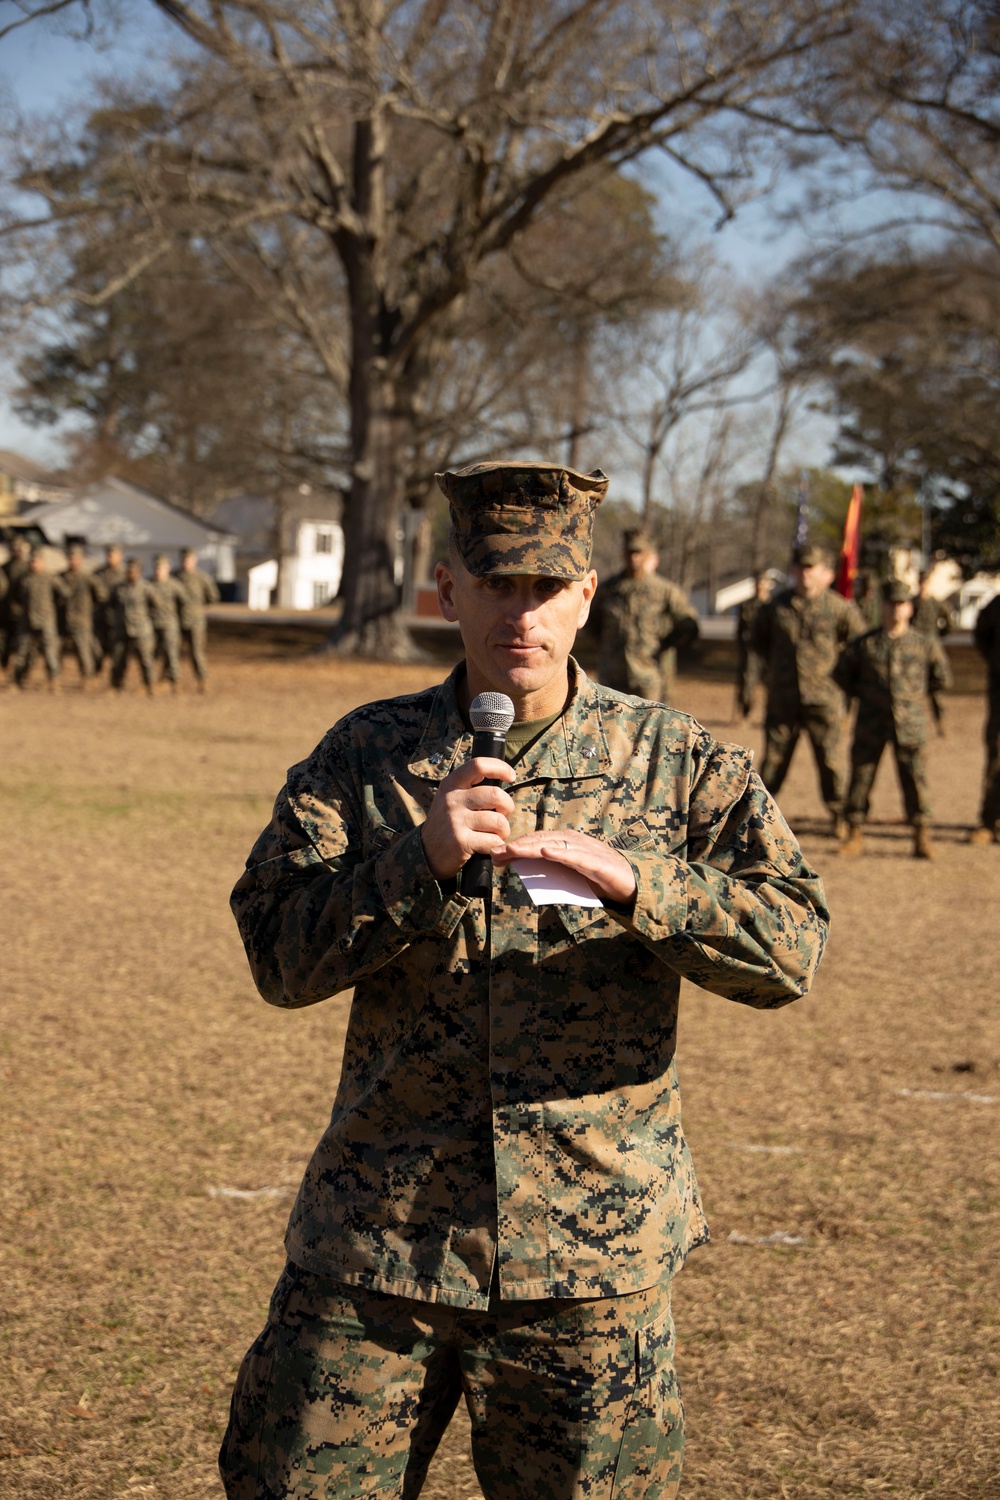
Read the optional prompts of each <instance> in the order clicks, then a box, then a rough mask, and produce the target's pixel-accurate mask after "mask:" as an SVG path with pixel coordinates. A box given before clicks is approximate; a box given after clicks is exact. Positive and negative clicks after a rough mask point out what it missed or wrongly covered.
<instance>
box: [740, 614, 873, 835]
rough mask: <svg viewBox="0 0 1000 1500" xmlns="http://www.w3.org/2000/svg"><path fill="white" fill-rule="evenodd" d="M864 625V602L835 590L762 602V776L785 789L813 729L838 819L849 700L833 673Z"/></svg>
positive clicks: (828, 799)
mask: <svg viewBox="0 0 1000 1500" xmlns="http://www.w3.org/2000/svg"><path fill="white" fill-rule="evenodd" d="M863 628H864V622H863V621H862V619H861V616H860V614H859V613H858V610H857V607H856V606H855V605H854V604H852V603H850V602H849V601H848V600H847V599H842V598H841V596H840V595H839V594H835V593H834V592H833V590H832V589H825V590H824V591H823V593H822V594H820V596H819V598H817V599H806V598H804V597H802V596H801V595H800V594H798V593H796V591H795V590H794V589H785V590H783V591H782V592H781V593H780V594H778V595H776V597H775V598H774V599H771V600H769V601H768V603H767V604H765V605H763V606H762V608H761V610H760V613H759V614H758V616H757V622H756V626H755V630H754V644H755V647H756V650H757V651H758V652H759V653H760V656H761V657H762V659H763V661H764V670H765V673H766V676H767V712H766V714H765V719H764V734H765V748H764V764H763V766H762V767H761V772H760V775H761V780H762V781H763V783H764V785H765V786H766V787H767V789H768V791H770V792H773V793H774V794H775V795H777V793H778V792H779V791H780V790H781V787H782V785H783V783H784V780H785V776H786V775H787V773H788V767H789V765H790V764H791V760H792V755H793V754H794V751H795V746H796V744H797V743H798V738H799V735H800V733H801V732H802V731H803V730H805V732H806V734H807V735H808V736H809V740H810V743H811V744H812V748H813V754H814V756H815V758H816V769H817V771H818V772H819V783H820V793H821V795H822V798H823V801H824V802H825V803H826V806H827V807H828V808H829V810H830V812H831V813H832V814H833V816H834V817H835V818H837V817H839V815H840V811H841V803H842V801H843V795H844V773H843V770H842V766H841V760H842V741H843V727H844V700H843V697H842V695H841V691H840V689H839V687H837V685H836V683H835V682H834V681H833V677H832V672H833V669H834V666H835V665H836V662H837V657H838V655H839V653H840V651H841V648H842V647H844V646H845V645H846V644H847V642H848V641H849V640H851V639H852V637H854V636H856V635H860V634H861V633H862V630H863Z"/></svg>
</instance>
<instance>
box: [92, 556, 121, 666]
mask: <svg viewBox="0 0 1000 1500" xmlns="http://www.w3.org/2000/svg"><path fill="white" fill-rule="evenodd" d="M123 556H124V554H123V553H122V549H121V548H120V547H119V545H118V543H117V542H110V543H109V544H108V546H107V547H106V548H105V551H104V563H103V565H102V566H101V567H99V568H97V569H96V570H95V572H94V575H93V578H94V584H95V586H96V588H97V590H98V595H97V599H98V602H97V608H96V609H95V610H94V665H95V666H96V667H97V669H98V671H100V669H101V667H102V666H103V664H104V662H105V661H110V662H111V663H112V666H113V665H114V650H115V640H116V639H117V635H118V611H117V608H116V606H115V589H116V588H117V587H118V585H119V584H120V583H124V582H125V564H124V562H123Z"/></svg>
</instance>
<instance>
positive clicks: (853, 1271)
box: [0, 637, 1000, 1500]
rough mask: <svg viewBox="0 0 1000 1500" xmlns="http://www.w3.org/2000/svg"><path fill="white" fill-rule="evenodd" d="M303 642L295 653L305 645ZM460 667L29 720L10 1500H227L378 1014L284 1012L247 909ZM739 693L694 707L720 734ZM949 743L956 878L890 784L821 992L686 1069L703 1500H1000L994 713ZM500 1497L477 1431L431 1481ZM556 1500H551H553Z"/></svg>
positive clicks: (281, 647) (938, 750)
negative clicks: (986, 773) (374, 713)
mask: <svg viewBox="0 0 1000 1500" xmlns="http://www.w3.org/2000/svg"><path fill="white" fill-rule="evenodd" d="M286 648H287V649H286ZM440 675H441V671H440V668H438V667H436V666H427V667H407V668H399V667H380V666H376V665H372V664H370V663H342V662H341V663H338V662H336V661H333V660H329V659H320V658H314V657H309V656H307V655H305V654H304V652H303V650H302V648H301V644H300V643H297V642H296V641H295V640H294V639H293V638H292V637H289V639H288V640H287V641H283V640H282V639H280V638H279V637H275V638H271V637H268V638H267V640H266V641H265V639H264V638H263V637H261V638H260V641H259V642H258V643H257V644H256V645H253V644H250V645H248V644H247V643H246V641H243V642H242V643H241V642H239V641H235V640H234V641H230V642H228V644H227V643H226V642H220V641H219V640H216V642H215V655H214V675H213V680H212V688H211V692H210V693H209V694H207V695H205V696H203V697H202V696H196V695H195V694H193V693H192V692H191V691H190V689H189V688H188V689H187V690H186V691H185V692H184V693H182V694H181V695H180V696H178V697H169V696H163V697H160V696H158V697H156V698H154V699H151V700H150V699H147V698H145V697H143V696H140V695H139V694H138V693H136V692H135V691H134V690H133V691H132V692H130V693H127V694H125V695H124V696H121V697H117V696H112V695H110V694H108V693H94V694H86V695H85V694H81V693H79V692H78V691H76V690H75V686H74V684H73V680H72V679H73V669H72V667H69V668H68V670H67V686H66V688H65V690H64V691H63V692H62V693H61V694H59V695H50V694H48V693H47V692H46V691H43V690H38V691H28V692H25V693H15V692H14V691H12V690H6V691H4V692H2V694H0V783H2V819H3V845H2V848H3V863H2V869H3V879H2V894H0V920H2V932H3V945H2V968H0V973H2V987H0V988H2V994H0V1204H2V1215H3V1243H2V1251H0V1255H2V1261H0V1274H2V1286H3V1296H2V1315H0V1496H3V1497H4V1500H9V1497H11V1500H68V1497H88V1500H91V1497H93V1500H119V1497H120V1500H132V1497H135V1500H139V1497H147V1496H148V1497H156V1500H201V1497H203V1496H212V1495H220V1494H221V1488H220V1486H219V1481H218V1478H217V1475H216V1471H215V1454H216V1450H217V1446H218V1442H219V1438H220V1436H221V1433H222V1429H223V1426H224V1422H225V1418H226V1409H227V1403H228V1397H229V1390H230V1386H231V1382H232V1379H233V1375H234V1373H235V1370H236V1366H237V1363H238V1361H239V1359H240V1357H241V1356H242V1354H243V1351H244V1349H245V1347H246V1346H247V1344H248V1343H249V1342H250V1340H251V1338H252V1337H253V1336H254V1335H255V1334H256V1332H257V1330H258V1328H259V1326H260V1324H261V1321H262V1318H263V1315H264V1310H265V1306H266V1302H267V1297H268V1295H269V1292H270V1289H271V1286H272V1284H273V1282H274V1279H275V1276H276V1274H277V1272H278V1270H279V1268H280V1265H281V1261H282V1250H281V1238H282V1231H283V1227H284V1220H285V1217H286V1214H287V1211H288V1208H289V1206H290V1202H291V1195H292V1192H293V1190H294V1187H295V1185H296V1183H297V1180H298V1177H299V1175H300V1172H301V1170H302V1167H303V1164H304V1162H305V1160H306V1157H307V1155H308V1153H309V1151H310V1150H311V1147H312V1145H313V1143H314V1142H315V1140H316V1138H317V1137H318V1135H319V1133H320V1131H321V1129H322V1128H323V1125H324V1124H325V1121H326V1117H327V1114H328V1110H329V1107H330V1103H331V1101H332V1098H333V1094H334V1089H335V1085H336V1080H337V1073H338V1067H339V1058H340V1052H341V1045H342V1039H343V1034H344V1026H345V1020H346V1016H347V1008H348V1003H349V1002H348V998H347V997H345V996H339V997H337V998H336V999H334V1000H330V1001H328V1002H326V1003H325V1004H322V1005H317V1006H314V1007H311V1008H309V1009H306V1010H303V1011H295V1012H281V1011H278V1010H274V1009H271V1008H269V1007H267V1006H266V1005H264V1004H263V1002H262V1001H260V1000H259V999H258V998H257V996H256V993H255V991H254V990H253V988H252V986H251V983H250V979H249V975H248V971H247V967H246V962H245V959H244V956H243V952H242V949H241V946H240V943H239V940H238V937H237V933H236V929H235V926H234V924H233V922H232V919H231V917H230V915H229V910H228V894H229V890H230V888H231V886H232V883H233V881H234V879H235V877H236V875H237V874H238V872H239V870H240V869H241V867H242V863H243V859H244V857H245V855H246V853H247V851H248V849H249V847H250V844H251V842H252V840H253V839H254V837H255V836H256V834H257V832H258V830H259V829H260V827H261V826H262V825H263V824H264V822H265V821H266V820H267V818H268V816H269V813H270V807H271V801H272V798H273V796H274V794H275V792H276V790H277V789H278V787H279V786H280V784H281V782H282V780H283V777H284V771H285V768H286V767H287V766H288V765H290V764H291V763H292V762H294V761H295V760H297V759H299V758H300V757H301V756H303V755H304V754H305V753H307V752H308V751H309V750H310V749H311V748H312V746H313V744H314V743H315V742H316V740H317V739H318V738H319V736H320V734H321V733H322V731H323V730H324V729H325V728H326V727H327V726H328V724H330V723H331V722H332V721H333V720H334V719H335V718H337V717H338V716H339V715H340V714H341V713H342V712H343V711H344V710H346V709H348V708H350V707H351V706H353V705H354V704H357V703H359V702H363V701H365V700H367V699H369V698H372V697H378V696H384V695H390V694H394V693H397V692H402V691H408V690H410V689H413V688H416V687H419V686H422V685H424V684H425V683H427V682H429V681H432V680H435V679H436V678H437V677H439V676H440ZM730 702H731V694H730V691H729V689H728V688H727V687H726V686H725V684H723V683H722V682H719V681H711V680H705V679H702V680H699V679H698V678H695V677H690V676H689V677H684V678H682V679H681V681H680V684H679V706H680V707H682V708H684V709H687V710H690V711H691V712H693V713H694V714H695V715H696V716H697V717H699V718H700V719H701V720H702V722H703V723H705V724H706V725H707V726H708V727H709V728H710V729H711V730H712V731H713V732H714V733H716V734H717V735H718V736H719V737H720V738H740V739H744V738H745V739H746V740H747V742H748V743H755V742H757V741H758V740H759V729H758V728H757V727H755V726H754V725H749V726H747V727H746V728H743V727H736V728H730V727H729V725H728V717H729V707H730ZM949 708H950V720H949V733H948V738H947V739H945V740H941V741H939V740H934V741H933V742H932V744H931V767H932V775H933V785H934V789H935V805H936V811H937V815H938V821H937V824H936V829H935V838H936V843H937V848H938V858H937V860H936V861H935V862H934V863H933V864H924V863H921V862H917V861H915V860H913V859H911V858H910V857H909V841H908V838H907V833H906V830H905V829H904V828H903V827H902V826H901V825H900V824H899V822H898V817H899V801H898V792H897V788H896V785H895V781H894V777H893V774H892V772H891V770H890V768H888V767H885V768H883V771H882V773H881V775H880V778H879V783H878V785H877V789H876V802H875V808H874V813H873V823H872V825H871V830H870V837H869V840H868V844H869V853H868V855H867V857H866V858H864V859H863V860H861V861H860V862H859V863H858V864H856V865H853V864H852V865H849V864H847V863H845V862H842V861H841V862H838V859H837V857H836V855H835V853H834V849H833V845H832V843H831V841H830V839H829V838H828V836H827V833H826V829H825V827H824V825H823V823H822V822H821V821H820V820H819V819H818V816H817V814H818V802H817V795H816V788H815V778H814V774H813V768H812V765H811V762H810V760H809V758H808V752H807V749H806V748H805V747H803V748H800V750H799V752H798V755H797V757H796V761H795V763H794V765H793V770H792V775H791V777H790V780H789V783H788V785H787V787H786V790H785V793H784V794H783V796H782V799H781V800H782V804H783V807H784V809H785V811H786V813H787V815H788V817H789V819H790V821H791V822H792V824H793V826H794V827H795V828H796V829H797V831H798V832H799V834H800V837H801V839H802V843H803V846H804V848H805V850H806V852H807V854H808V856H809V857H810V858H812V859H813V861H814V862H815V863H816V864H817V865H818V867H819V869H820V870H821V872H822V874H823V875H824V877H825V878H826V880H827V886H828V892H829V897H830V902H831V906H832V909H833V913H834V922H833V931H832V936H831V940H830V944H829V948H828V951H827V955H826V958H825V960H824V963H823V966H822V968H821V971H820V974H819V977H818V980H817V983H816V986H815V988H814V991H813V993H812V995H811V996H809V997H808V998H807V999H805V1000H803V1001H801V1002H799V1003H797V1004H795V1005H792V1006H789V1007H787V1008H785V1009H783V1010H781V1011H779V1012H776V1013H773V1014H758V1013H755V1012H752V1011H748V1010H744V1009H743V1008H741V1007H739V1006H734V1005H731V1004H728V1003H727V1002H725V1001H722V1000H719V999H717V998H715V997H713V996H710V995H706V994H704V993H701V992H698V991H695V990H693V989H690V988H688V989H687V990H686V991H685V995H684V1000H683V1004H682V1017H681V1020H682V1024H681V1037H680V1048H679V1064H680V1074H681V1081H682V1086H683V1088H684V1098H685V1119H686V1125H687V1131H688V1134H689V1136H690V1138H691V1143H692V1147H693V1151H694V1155H695V1160H696V1162H697V1164H698V1169H699V1176H700V1180H701V1185H702V1190H703V1194H704V1197H705V1200H706V1205H707V1209H708V1213H709V1218H710V1220H711V1223H712V1229H713V1243H712V1245H711V1246H709V1247H707V1248H706V1249H703V1250H700V1251H698V1252H696V1253H695V1254H694V1255H693V1256H692V1257H691V1260H690V1262H689V1264H688V1266H687V1268H686V1269H685V1271H684V1273H683V1275H682V1276H681V1277H680V1278H679V1280H678V1282H677V1286H676V1314H677V1321H678V1326H679V1334H680V1348H679V1368H680V1372H681V1378H682V1382H683V1386H684V1394H685V1404H686V1409H687V1417H688V1428H689V1448H688V1461H687V1467H686V1474H685V1481H684V1487H683V1495H684V1500H754V1497H761V1500H775V1497H787V1500H812V1497H820V1496H824V1497H828V1496H870V1495H882V1494H886V1495H895V1496H903V1497H907V1500H916V1497H924V1496H928V1497H929V1496H934V1497H937V1500H988V1497H998V1496H1000V1442H998V1437H1000V1401H998V1379H997V1377H998V1372H1000V1346H998V1280H1000V1276H998V1259H1000V1256H998V1252H1000V1213H998V1181H1000V1152H998V1122H1000V1039H998V1028H997V988H998V984H997V979H998V972H1000V937H998V921H997V912H998V906H1000V900H998V898H1000V848H997V847H987V848H970V847H967V846H966V845H965V844H964V842H963V839H964V835H965V831H966V829H967V828H968V826H969V823H970V821H971V820H972V818H973V815H974V812H975V808H976V801H977V796H978V788H979V778H980V771H981V756H982V748H981V730H982V716H983V701H982V698H981V697H978V696H975V695H968V696H959V695H956V696H954V697H952V699H951V700H950V704H949ZM425 1494H426V1495H427V1496H429V1497H431V1500H477V1497H478V1496H479V1494H480V1491H479V1488H478V1486H477V1484H476V1481H475V1476H474V1473H473V1470H472V1466H471V1462H470V1460H469V1458H468V1454H467V1428H466V1426H465V1425H464V1422H463V1420H462V1419H461V1418H457V1419H456V1421H455V1423H454V1424H453V1426H452V1429H451V1431H450V1432H449V1434H448V1437H447V1439H446V1442H445V1445H444V1446H443V1448H442V1449H441V1451H440V1453H439V1454H438V1457H437V1458H436V1460H435V1464H434V1467H433V1468H432V1471H431V1478H430V1480H429V1482H428V1486H427V1488H426V1490H425ZM526 1500H530V1497H526Z"/></svg>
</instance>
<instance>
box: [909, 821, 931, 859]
mask: <svg viewBox="0 0 1000 1500" xmlns="http://www.w3.org/2000/svg"><path fill="white" fill-rule="evenodd" d="M913 858H914V859H933V858H934V845H933V844H932V843H931V841H930V836H929V834H928V832H927V829H926V828H925V827H924V826H923V824H922V823H919V824H918V825H917V827H916V828H914V830H913Z"/></svg>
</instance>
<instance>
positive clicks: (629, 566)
mask: <svg viewBox="0 0 1000 1500" xmlns="http://www.w3.org/2000/svg"><path fill="white" fill-rule="evenodd" d="M623 550H624V558H625V566H624V567H623V569H622V571H621V572H620V573H617V574H615V575H614V577H613V578H611V579H608V580H607V581H602V583H601V585H600V587H599V589H598V591H597V595H596V597H595V601H594V606H593V609H592V616H591V618H592V621H593V622H594V626H595V628H596V631H597V634H598V669H597V676H598V679H599V680H600V681H601V682H603V683H604V684H605V685H607V686H609V687H614V688H618V689H620V690H621V691H624V692H629V693H635V694H638V695H639V696H641V697H645V698H651V699H656V700H659V701H660V702H663V703H670V702H671V701H672V698H673V693H674V658H675V653H676V649H677V647H684V646H687V645H690V644H691V643H692V642H693V641H694V640H696V639H697V636H698V631H699V626H698V617H697V614H696V612H695V610H694V608H693V607H692V605H691V603H690V600H689V599H688V598H687V595H686V594H685V593H684V591H683V590H682V589H681V588H679V587H678V585H677V584H675V583H671V582H670V581H669V580H667V579H666V578H663V577H662V576H661V575H660V574H659V573H657V571H656V569H657V565H658V562H659V558H658V555H657V552H656V549H655V546H654V544H653V542H652V540H651V539H650V537H649V536H648V535H647V533H645V532H643V531H627V532H625V533H624V536H623ZM834 576H835V573H834V568H833V560H832V558H831V557H830V555H829V554H828V553H827V552H826V551H825V550H824V549H823V548H821V547H804V548H802V549H800V551H799V552H798V553H797V554H796V558H795V561H794V563H793V566H792V570H791V575H790V579H789V583H788V586H787V587H786V588H784V589H781V590H779V591H778V592H777V593H774V594H773V595H772V583H771V580H770V578H769V577H768V576H767V575H760V576H759V577H758V578H757V579H756V580H755V590H754V595H753V597H752V598H751V599H749V600H748V601H747V602H746V603H745V604H744V605H743V606H742V607H741V609H740V613H739V618H738V622H737V646H738V653H739V659H738V676H737V701H738V704H739V708H740V712H741V714H742V716H743V717H744V718H745V717H746V716H747V715H748V714H749V713H750V710H751V707H752V704H753V700H754V697H755V695H756V694H757V692H758V690H759V689H760V690H763V692H764V694H765V695H766V708H765V716H764V737H765V745H764V758H763V762H762V765H761V769H760V775H761V780H762V781H763V782H764V785H765V786H766V787H767V789H768V791H769V792H771V793H772V794H773V795H775V796H777V794H778V793H779V792H780V790H781V787H782V785H783V783H784V780H785V777H786V775H787V773H788V768H789V766H790V764H791V759H792V755H793V753H794V751H795V746H796V744H797V743H798V740H799V738H800V736H801V735H802V734H803V733H804V734H805V735H806V736H807V738H808V739H809V741H810V743H811V745H812V749H813V754H814V757H815V760H816V768H817V772H818V776H819V786H820V795H821V796H822V799H823V802H824V804H825V806H826V808H827V810H828V812H829V814H830V820H831V828H832V831H833V833H834V835H835V837H836V838H837V841H838V844H839V851H840V853H841V854H842V855H844V856H845V857H847V858H854V857H857V856H858V855H860V854H862V853H863V852H864V840H863V835H862V825H863V824H864V822H865V820H866V818H867V816H868V811H869V805H870V799H871V791H872V786H873V783H874V781H875V774H876V771H877V770H878V766H879V762H880V761H881V759H882V755H883V752H884V751H885V750H886V748H887V747H889V746H891V748H892V751H893V754H894V756H895V761H896V768H897V772H898V776H899V782H900V787H901V790H902V794H903V805H904V810H905V814H906V820H907V822H908V823H909V824H910V826H911V827H912V829H913V853H914V855H915V857H916V858H918V859H931V858H933V854H934V850H933V846H932V844H931V841H930V836H929V832H928V824H929V821H930V816H931V809H930V802H929V799H928V792H927V768H926V753H925V746H926V740H927V706H928V705H929V706H930V710H931V714H932V716H933V718H934V721H935V723H936V725H937V729H938V733H939V734H943V732H944V709H943V703H942V694H943V693H944V692H945V691H946V690H947V689H948V688H949V687H950V686H951V672H950V668H949V665H948V660H947V657H946V656H945V653H944V651H943V649H942V646H941V639H942V637H943V636H944V635H946V634H947V633H948V632H949V631H950V630H951V629H952V628H953V621H952V619H951V616H950V614H949V612H948V610H947V608H946V607H945V606H944V605H943V604H942V603H941V602H940V601H939V600H938V599H936V598H934V596H933V595H932V593H931V591H930V586H929V585H930V580H929V576H928V575H927V574H922V575H921V578H920V582H919V585H918V590H917V593H916V595H912V594H911V590H910V588H909V586H908V584H907V583H906V582H905V581H903V580H902V579H899V578H891V579H888V580H887V581H885V582H883V583H882V584H881V585H879V584H876V583H875V582H874V581H873V580H871V579H870V578H868V579H865V580H864V583H865V584H866V585H867V586H866V587H862V588H861V589H860V590H859V592H858V597H857V599H856V600H848V599H845V598H843V597H842V596H841V595H840V594H838V593H836V592H835V591H834V590H833V589H832V588H831V584H832V583H833V580H834ZM975 642H976V645H977V647H978V649H979V651H980V653H981V654H982V656H983V657H984V658H985V660H986V664H987V670H988V676H989V688H988V697H989V708H988V715H987V724H986V772H985V777H984V785H983V795H982V802H981V807H980V816H979V825H978V827H977V828H976V829H974V831H973V832H972V834H971V836H970V841H971V842H973V843H990V842H1000V595H998V596H996V597H995V598H994V599H993V600H992V601H991V602H990V603H989V604H987V605H986V606H985V607H984V608H983V609H982V611H981V612H980V615H979V618H978V620H977V622H976V627H975ZM851 701H856V703H857V712H856V715H855V719H854V732H853V738H852V743H851V749H850V755H849V757H848V758H849V763H850V774H849V776H845V773H844V754H843V743H844V737H845V732H846V729H847V724H848V715H847V707H846V706H847V704H848V703H849V702H851Z"/></svg>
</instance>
